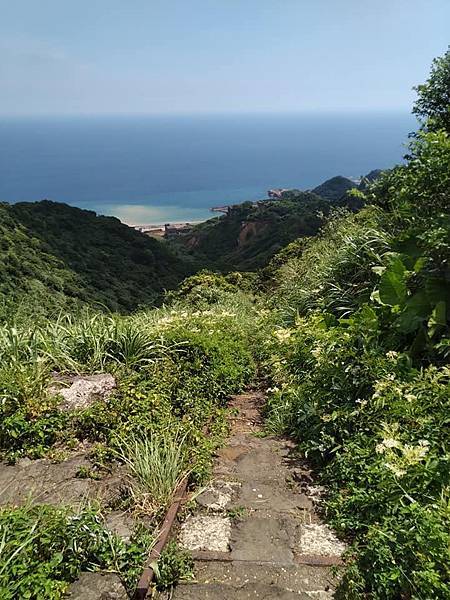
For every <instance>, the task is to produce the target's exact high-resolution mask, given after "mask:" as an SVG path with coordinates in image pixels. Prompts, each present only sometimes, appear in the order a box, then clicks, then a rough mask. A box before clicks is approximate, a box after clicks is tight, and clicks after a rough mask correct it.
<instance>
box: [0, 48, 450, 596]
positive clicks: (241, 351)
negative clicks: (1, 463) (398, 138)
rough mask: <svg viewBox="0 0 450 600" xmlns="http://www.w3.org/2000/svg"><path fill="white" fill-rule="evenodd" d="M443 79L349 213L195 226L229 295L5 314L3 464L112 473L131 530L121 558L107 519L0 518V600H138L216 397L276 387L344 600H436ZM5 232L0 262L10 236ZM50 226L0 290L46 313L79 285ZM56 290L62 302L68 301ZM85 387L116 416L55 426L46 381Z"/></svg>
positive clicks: (99, 413) (0, 394) (212, 277)
mask: <svg viewBox="0 0 450 600" xmlns="http://www.w3.org/2000/svg"><path fill="white" fill-rule="evenodd" d="M449 64H450V62H449V53H447V54H446V56H445V57H444V58H442V59H439V60H437V61H436V62H435V63H434V66H433V70H432V74H431V76H430V79H429V81H428V82H427V83H426V84H424V86H420V87H419V88H418V90H419V99H418V102H417V104H416V106H415V112H416V114H417V115H418V116H419V117H420V118H421V128H420V131H419V132H418V133H417V134H415V136H413V137H412V139H411V143H410V148H409V155H408V157H407V158H406V162H405V164H404V165H402V166H398V167H396V168H394V169H392V170H391V171H389V172H385V173H383V174H382V175H381V176H380V177H378V175H379V173H377V174H376V176H374V177H368V178H367V180H365V181H363V184H362V185H361V186H359V188H358V189H352V190H350V199H353V200H354V201H355V203H356V204H358V205H359V206H363V208H362V209H361V210H359V211H358V212H352V211H351V210H348V209H347V208H345V207H343V206H341V203H339V202H337V203H336V202H335V203H333V205H334V208H333V210H331V205H330V203H329V202H327V201H325V200H323V199H321V198H319V197H317V196H315V195H313V194H302V195H301V196H299V197H298V198H297V199H295V198H285V199H283V200H282V201H276V202H268V203H265V204H264V205H258V206H253V205H249V204H246V205H243V206H241V207H235V208H233V210H232V211H231V213H230V215H229V216H228V217H224V218H221V219H218V220H213V221H210V222H208V223H206V224H203V225H202V226H201V227H200V228H199V230H198V231H200V232H201V234H202V235H201V236H200V238H201V239H200V238H199V240H197V242H196V243H197V244H198V245H197V250H196V253H195V260H196V261H199V260H200V257H201V256H203V258H204V261H205V264H206V265H211V264H215V265H218V264H220V265H221V266H222V268H223V270H224V271H226V272H227V274H226V275H220V274H217V273H212V272H201V273H197V274H196V275H194V276H192V277H189V278H187V279H185V280H184V281H183V283H182V284H181V285H180V286H179V287H178V289H177V290H176V291H172V292H170V293H168V294H167V295H166V297H165V306H163V307H162V308H159V309H153V310H150V309H145V310H141V311H140V312H137V313H135V314H133V315H131V316H124V315H122V316H121V315H118V314H105V313H101V312H97V313H95V312H92V311H85V312H73V313H69V312H68V313H67V314H65V315H63V316H61V317H60V318H59V319H56V320H52V321H50V320H49V321H47V320H45V319H41V320H40V321H39V322H36V320H32V319H29V320H27V319H26V316H25V315H23V314H21V315H20V322H17V319H16V318H15V317H14V315H13V314H12V312H11V308H10V309H9V310H10V313H9V314H8V315H7V317H6V318H4V319H3V323H2V325H1V326H0V400H1V402H0V452H1V453H2V456H3V458H4V459H6V460H9V461H10V462H14V461H15V460H17V459H18V458H21V457H24V456H28V457H31V458H36V457H41V456H53V457H55V456H56V455H58V456H60V455H61V453H64V452H65V453H69V454H70V452H71V450H72V449H73V448H79V447H83V448H88V451H89V453H90V456H91V460H92V465H93V470H95V475H97V474H98V475H99V476H101V474H102V473H103V472H104V471H105V470H108V469H114V468H115V466H116V465H117V464H121V465H122V466H123V467H124V468H126V469H127V471H128V473H129V485H128V487H127V489H126V490H125V491H124V495H123V498H122V500H121V501H122V502H123V505H122V507H127V508H128V509H130V510H132V511H133V514H135V515H137V516H138V517H145V518H144V524H141V526H139V527H137V528H136V531H135V532H134V534H133V537H132V541H131V544H128V545H125V544H123V542H122V541H121V540H120V539H118V538H117V537H116V536H114V535H113V534H111V533H109V532H108V531H107V530H106V528H105V525H104V522H103V520H102V511H105V510H106V511H107V510H108V509H109V507H95V506H85V507H83V508H82V509H81V510H80V512H79V513H77V514H74V512H73V510H71V509H69V508H64V507H61V508H57V507H56V508H50V507H46V506H40V505H30V506H25V507H14V506H8V507H3V508H1V509H0V595H1V596H2V598H3V597H5V598H7V599H8V598H15V597H29V598H40V597H41V598H42V597H45V598H50V599H57V598H61V597H62V594H63V593H64V590H65V589H66V588H67V585H68V583H69V582H70V581H72V580H74V579H75V578H76V577H77V576H78V574H79V572H80V571H81V570H96V569H108V570H114V571H116V572H118V573H120V575H121V576H122V578H123V580H124V581H125V582H126V584H127V585H128V587H129V589H132V587H133V584H134V582H135V578H136V573H137V570H138V567H139V565H140V564H141V563H142V557H143V556H144V555H145V553H146V552H147V551H148V548H149V547H150V546H151V544H152V543H153V541H154V539H155V530H157V527H158V524H159V522H160V518H161V515H162V513H163V512H164V508H165V507H166V506H167V505H168V503H169V502H170V501H171V498H172V497H173V493H174V489H175V487H176V485H177V483H178V482H179V481H180V480H181V478H183V477H185V476H188V477H189V478H190V481H191V484H192V485H195V483H196V482H199V481H203V480H204V479H205V478H206V477H207V474H208V469H209V466H210V461H211V454H212V451H213V450H214V448H215V447H216V446H217V444H219V443H220V441H221V439H222V438H223V435H224V432H225V430H226V421H225V418H224V416H225V412H226V399H227V397H228V396H229V395H230V394H232V393H235V392H237V391H238V390H240V389H243V388H244V387H245V386H246V385H248V384H249V383H250V382H252V381H255V377H257V376H261V375H263V380H264V382H267V381H269V382H270V389H269V391H268V394H269V399H268V402H267V406H266V418H267V431H268V432H275V433H288V434H289V435H291V436H293V437H294V438H295V439H296V440H297V441H298V445H299V450H300V451H301V452H302V453H303V454H304V455H305V456H306V457H307V458H308V459H309V460H310V461H311V463H312V465H314V467H315V472H316V477H317V479H318V480H319V481H321V482H323V483H324V484H326V489H327V494H326V496H325V497H324V499H323V510H324V513H325V515H326V517H327V519H328V520H329V521H330V523H331V524H332V525H333V527H334V528H335V529H336V530H337V531H338V532H339V533H340V534H341V535H342V536H343V537H344V538H345V539H346V540H347V541H348V542H349V551H348V553H347V555H346V557H345V560H346V568H345V570H344V573H343V577H342V580H341V583H340V586H339V589H338V592H337V596H338V597H341V598H345V599H350V600H352V599H354V600H363V599H364V598H374V599H379V600H382V599H383V600H384V599H395V600H397V599H398V600H400V599H402V600H406V599H411V600H412V599H414V600H435V599H441V598H442V599H445V598H449V597H450V587H449V581H450V577H449V575H450V573H449V566H448V547H449V542H450V534H449V531H450V528H449V525H450V523H449V505H448V502H449V483H450V482H449V474H450V469H449V457H450V453H449V445H448V443H449V433H448V432H449V416H448V415H449V408H450V407H449V397H450V393H449V392H450V370H449V357H450V326H449V323H450V303H449V298H450V267H449V260H450V215H449V212H450V211H449V208H450V139H449V134H450V130H449V127H448V121H447V120H446V117H445V115H446V114H449V112H450V104H449V101H448V94H447V91H448V90H447V91H446V89H445V85H446V82H448V69H449ZM445 103H446V104H445ZM446 111H447V112H446ZM371 179H376V181H374V182H371ZM336 204H337V206H336ZM41 206H43V210H44V211H45V210H49V211H50V213H51V212H52V211H56V212H57V207H55V206H54V205H51V206H50V207H48V206H47V205H46V204H44V205H41ZM305 207H307V210H306V211H305ZM2 208H3V207H2ZM5 210H6V213H5V214H6V215H7V217H6V216H5V219H6V218H8V219H13V217H12V216H11V212H10V210H9V208H8V207H7V208H5ZM17 210H19V211H20V210H24V211H26V210H28V209H27V207H24V208H21V207H20V206H19V208H18V209H17ZM69 210H72V209H69ZM297 210H298V212H296V211H297ZM285 211H286V212H285ZM318 211H322V213H324V214H327V216H326V218H325V216H324V215H319V214H318ZM256 217H257V218H258V219H259V222H260V223H261V218H262V217H264V218H265V219H267V221H270V223H271V225H270V227H269V226H267V228H266V229H264V228H263V229H260V230H259V231H257V230H253V231H254V235H253V236H251V238H249V239H248V240H244V241H245V243H244V244H243V245H242V246H241V247H237V248H236V246H235V245H234V246H233V244H235V240H236V238H239V235H240V234H241V233H242V223H243V222H251V221H252V219H253V220H256ZM55 218H56V217H55ZM90 218H92V219H93V220H94V221H95V222H97V221H96V219H95V217H94V216H93V215H92V217H90ZM25 221H26V220H25V218H23V221H20V223H23V222H25ZM49 222H50V223H52V221H51V220H50V221H49ZM105 222H107V223H109V224H110V225H111V227H112V226H113V225H112V224H114V225H115V226H117V221H115V220H112V221H111V222H110V221H109V220H105ZM13 223H14V226H11V225H7V226H6V236H5V237H6V238H8V240H9V238H10V237H11V236H12V235H14V236H22V235H25V233H24V232H25V231H26V230H25V229H24V227H25V226H24V225H23V224H18V223H19V221H13ZM274 224H275V225H274ZM45 226H46V225H45V223H42V224H41V225H40V227H41V229H39V227H38V226H37V225H36V227H35V231H40V234H39V235H40V237H37V238H36V239H37V241H36V242H32V243H30V244H29V245H28V246H27V245H26V244H25V243H21V244H16V248H18V247H20V248H21V252H22V253H21V254H20V260H21V261H25V262H24V263H23V264H20V265H18V264H16V269H17V270H15V267H14V264H15V263H14V262H10V263H9V266H8V270H4V271H3V273H4V275H3V276H4V285H5V286H7V285H9V286H10V287H11V289H12V288H13V284H12V283H11V282H16V279H14V277H16V274H17V273H20V272H21V271H20V269H30V268H31V269H32V272H37V269H36V265H39V269H40V270H41V269H44V268H45V271H44V272H45V273H46V274H47V278H48V279H47V280H46V281H47V282H52V283H46V284H45V285H47V287H46V288H45V289H46V290H48V291H50V290H51V289H52V286H53V285H54V283H53V281H54V280H55V281H57V280H58V278H59V277H60V278H62V280H63V282H64V283H65V282H66V279H65V278H66V276H67V281H70V277H75V274H74V273H75V269H74V268H73V266H71V267H70V269H69V267H68V266H67V265H70V264H71V263H70V260H73V261H75V263H77V261H78V260H79V259H75V258H73V257H72V258H71V259H70V258H67V260H66V258H65V257H66V256H67V257H70V256H71V254H70V252H68V250H67V247H66V249H65V250H64V252H66V254H63V251H62V250H60V254H58V255H57V256H58V262H56V260H57V259H56V258H55V254H51V253H48V254H44V253H43V252H42V251H41V250H42V249H43V248H44V246H41V245H40V244H46V243H47V242H46V241H45V240H46V237H45V231H44V228H45ZM319 227H321V228H320V231H319V233H318V234H317V235H314V234H315V233H316V231H317V230H318V228H319ZM51 230H54V228H53V227H51ZM248 231H252V229H249V230H248ZM273 231H277V234H276V235H274V236H273V237H271V236H272V233H271V232H273ZM295 232H297V233H295ZM109 235H110V234H109V233H108V234H105V236H106V237H108V239H109ZM124 235H125V234H124ZM130 235H132V234H130ZM133 235H134V234H133ZM283 236H284V237H283ZM299 236H300V237H299ZM295 237H297V238H298V239H295V241H292V240H293V238H295ZM13 239H22V241H23V238H13ZM33 239H34V238H33ZM50 239H51V238H50ZM133 239H134V238H133ZM136 239H137V238H136ZM140 239H141V237H139V240H140ZM192 239H193V238H191V242H190V243H191V244H192V243H193V241H192ZM233 240H234V241H233ZM289 242H291V243H289ZM9 243H10V242H9V241H8V244H9ZM105 243H106V242H105ZM117 243H119V242H117ZM142 243H143V242H142ZM278 244H279V245H278ZM280 245H284V247H283V248H282V249H281V251H280V252H278V254H276V255H275V256H273V253H274V252H275V250H276V247H277V246H278V248H279V247H280ZM45 247H47V246H45ZM48 247H52V248H59V245H58V243H57V242H56V241H55V240H53V241H52V243H51V244H49V246H48ZM26 248H28V249H30V248H31V249H33V252H34V254H33V253H32V254H31V255H30V254H27V253H26V252H25V249H26ZM158 248H159V246H158ZM116 250H117V253H119V254H120V248H119V247H117V248H116ZM179 250H180V246H179V247H178V251H179ZM30 251H31V250H30ZM164 256H166V255H164ZM269 259H270V261H269ZM63 260H64V262H63ZM86 260H88V258H86ZM170 260H174V259H172V258H171V259H170ZM27 261H28V262H27ZM60 261H61V262H60ZM233 261H234V267H236V265H239V266H240V268H241V269H243V270H244V271H245V270H247V268H248V267H249V266H250V264H252V268H254V264H258V265H261V266H263V267H264V268H262V269H261V270H260V271H259V272H258V273H257V274H252V273H245V272H243V273H229V272H228V271H231V270H232V269H231V268H232V265H233ZM267 261H269V262H267ZM72 264H73V263H72ZM83 264H87V263H83ZM89 264H90V267H89V269H93V270H94V269H95V265H94V264H93V263H89ZM152 264H153V263H152ZM175 264H176V267H177V269H178V268H179V265H180V263H179V262H176V263H175ZM30 265H31V267H30ZM61 271H62V273H61ZM93 273H94V271H92V273H91V275H92V274H93ZM176 273H177V274H180V271H178V270H177V271H176ZM76 274H77V276H78V275H79V273H78V271H77V272H76ZM69 275H70V277H69ZM116 276H117V282H118V284H119V283H120V277H119V274H118V273H117V274H116ZM177 276H178V275H177ZM39 281H42V278H41V279H39ZM76 281H78V280H76ZM84 281H89V279H87V280H86V279H85V280H84ZM91 281H94V279H93V280H91ZM24 285H25V284H24V283H22V286H24ZM68 289H69V288H68ZM83 289H84V288H83ZM57 290H58V292H56V293H58V294H61V295H62V296H63V298H65V297H66V296H65V288H64V286H61V287H59V288H57ZM20 292H21V293H25V292H26V289H25V288H24V287H20ZM49 293H50V292H49ZM52 293H54V292H52ZM72 297H74V296H73V295H72V293H71V292H69V293H68V294H67V298H69V299H71V298H72ZM88 300H89V296H88ZM124 306H126V305H124ZM98 372H110V373H112V374H113V375H114V376H115V378H116V380H117V382H118V386H117V389H116V390H115V391H114V392H113V393H112V395H110V396H109V397H108V398H105V399H98V400H96V401H95V402H94V403H93V404H92V405H90V406H89V407H87V408H83V409H78V410H72V411H68V412H67V411H65V412H63V411H61V410H60V408H59V398H58V397H54V396H52V395H51V394H50V393H49V386H50V385H51V384H52V382H53V381H54V379H55V377H57V376H58V375H61V374H72V373H98ZM256 381H257V379H256ZM85 475H87V476H91V475H92V474H89V473H85ZM190 569H191V563H190V560H189V557H187V556H186V555H183V554H179V553H178V551H177V549H176V548H175V547H172V546H170V547H169V548H168V549H167V553H166V554H165V555H164V557H163V558H162V561H161V563H160V565H159V567H158V568H157V571H158V572H159V573H160V577H161V581H160V584H159V585H160V587H164V586H165V584H167V585H170V584H171V583H173V582H174V581H175V580H176V578H177V577H179V576H181V575H182V574H183V572H184V573H186V572H190ZM31 572H33V573H36V576H35V577H29V576H27V574H29V573H31Z"/></svg>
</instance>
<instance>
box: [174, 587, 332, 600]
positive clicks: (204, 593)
mask: <svg viewBox="0 0 450 600" xmlns="http://www.w3.org/2000/svg"><path fill="white" fill-rule="evenodd" d="M171 597H172V599H173V600H248V599H250V598H253V599H256V598H259V599H261V600H271V599H272V598H273V599H275V598H276V599H278V600H312V598H314V596H311V595H308V594H307V593H303V592H300V593H299V592H292V591H289V590H284V589H282V588H280V587H278V586H276V585H267V584H264V583H251V584H244V585H242V586H241V587H238V588H236V587H234V586H230V585H223V584H198V585H192V584H183V585H179V586H178V587H176V588H175V591H174V593H173V595H172V596H171ZM315 598H316V600H322V598H320V597H318V596H316V597H315ZM325 598H326V597H325V596H324V600H325ZM330 598H331V597H330ZM327 600H328V599H327Z"/></svg>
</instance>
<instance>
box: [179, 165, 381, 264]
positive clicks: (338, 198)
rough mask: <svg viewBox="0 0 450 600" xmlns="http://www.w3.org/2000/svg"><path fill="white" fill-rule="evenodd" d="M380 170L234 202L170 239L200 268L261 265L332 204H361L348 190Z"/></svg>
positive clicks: (316, 224)
mask: <svg viewBox="0 0 450 600" xmlns="http://www.w3.org/2000/svg"><path fill="white" fill-rule="evenodd" d="M380 173H381V171H379V170H375V171H371V172H370V173H369V174H368V175H366V176H365V177H362V178H361V182H360V183H359V184H356V183H355V182H354V181H352V180H350V179H348V178H346V177H342V176H337V177H333V178H331V179H328V180H327V181H325V182H324V183H322V184H321V185H319V186H318V187H316V188H314V189H313V190H312V191H306V192H304V191H301V190H295V189H294V190H286V191H284V192H283V193H282V196H281V198H280V199H277V200H262V201H260V202H256V203H252V202H244V203H243V204H238V205H236V206H232V207H230V209H229V211H228V214H227V215H224V216H221V217H218V218H215V219H210V220H209V221H206V222H204V223H200V224H199V225H196V226H195V227H194V228H193V230H192V231H191V232H189V233H188V234H185V235H183V236H180V237H179V238H178V239H176V240H173V241H171V242H170V244H171V245H172V247H174V248H176V249H177V250H178V251H179V252H180V254H181V255H184V256H186V255H188V256H190V257H191V259H192V260H193V262H194V264H195V265H196V267H197V268H203V267H208V268H212V269H218V270H222V271H229V270H232V271H234V270H242V271H253V270H256V269H259V268H261V267H264V266H265V265H266V264H267V263H268V261H269V260H270V259H271V258H272V257H273V256H274V255H275V254H276V253H277V252H279V251H280V250H281V249H282V248H284V247H285V246H287V245H288V244H289V243H290V242H292V241H294V240H296V239H297V238H300V237H309V236H312V235H315V234H316V233H317V232H318V230H319V228H320V227H321V225H322V224H323V223H324V219H325V218H326V217H327V215H328V214H329V212H330V210H331V209H332V208H333V207H344V208H350V209H351V210H357V209H360V208H361V206H362V204H361V200H359V199H358V198H356V197H354V196H352V195H349V194H348V192H349V191H350V190H353V189H357V190H360V191H361V190H363V189H364V188H365V187H366V186H367V184H368V183H370V182H371V181H373V180H374V179H376V178H377V177H378V176H379V175H380Z"/></svg>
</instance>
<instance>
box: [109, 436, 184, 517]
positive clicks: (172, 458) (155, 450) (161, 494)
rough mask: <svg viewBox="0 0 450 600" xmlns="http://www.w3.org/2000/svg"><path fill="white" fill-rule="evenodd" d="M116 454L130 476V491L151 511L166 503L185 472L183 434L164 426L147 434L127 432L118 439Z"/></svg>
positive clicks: (139, 505) (136, 500)
mask: <svg viewBox="0 0 450 600" xmlns="http://www.w3.org/2000/svg"><path fill="white" fill-rule="evenodd" d="M118 448H119V450H118V456H119V458H120V459H121V460H123V462H124V463H125V464H126V465H127V466H128V469H129V470H130V473H131V475H132V477H133V483H132V493H133V496H134V500H135V503H136V505H137V506H138V507H140V508H141V509H142V510H144V511H145V512H147V513H151V514H153V513H155V512H157V511H158V510H159V509H160V508H162V507H165V506H167V505H168V504H169V503H170V502H171V500H172V498H173V494H174V492H175V490H176V488H177V486H178V485H179V484H180V482H181V481H182V479H183V478H184V477H186V476H187V474H188V470H187V468H186V463H187V443H186V434H182V433H181V432H180V431H175V432H171V431H169V430H168V429H166V430H163V431H160V432H157V433H151V434H136V433H132V434H129V435H128V436H127V437H126V438H125V439H121V440H120V441H119V443H118Z"/></svg>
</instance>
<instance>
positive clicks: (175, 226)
mask: <svg viewBox="0 0 450 600" xmlns="http://www.w3.org/2000/svg"><path fill="white" fill-rule="evenodd" d="M190 231H192V225H191V224H190V223H166V224H165V225H164V237H165V238H166V239H168V238H174V237H177V236H179V235H181V234H183V233H189V232H190Z"/></svg>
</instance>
